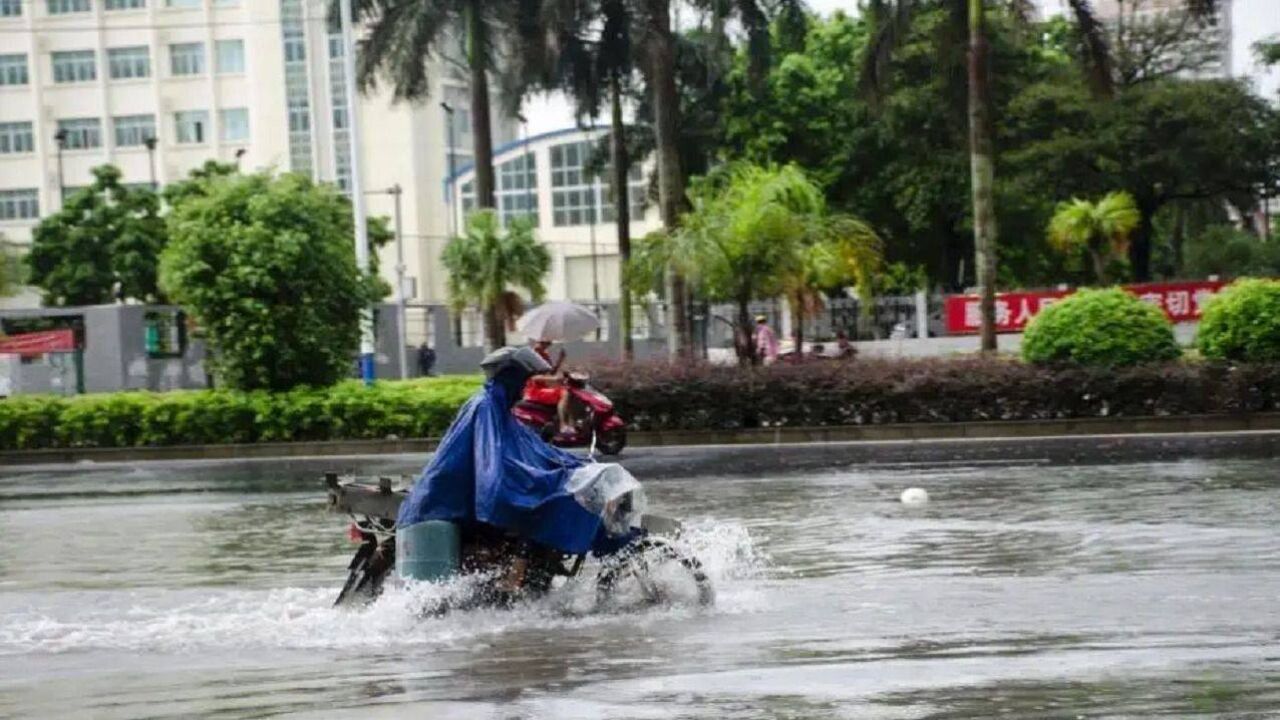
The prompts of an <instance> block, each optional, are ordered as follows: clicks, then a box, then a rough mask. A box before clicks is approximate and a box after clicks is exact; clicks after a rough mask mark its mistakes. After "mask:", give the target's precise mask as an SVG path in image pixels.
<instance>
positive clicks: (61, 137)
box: [53, 130, 67, 210]
mask: <svg viewBox="0 0 1280 720" xmlns="http://www.w3.org/2000/svg"><path fill="white" fill-rule="evenodd" d="M53 139H54V140H55V141H56V142H57V143H58V209H59V210H61V209H62V206H64V205H66V204H67V180H66V178H64V177H63V176H62V151H63V150H64V149H66V147H67V131H66V130H59V131H58V132H56V133H54V134H53Z"/></svg>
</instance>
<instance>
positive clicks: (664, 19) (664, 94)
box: [648, 0, 692, 358]
mask: <svg viewBox="0 0 1280 720" xmlns="http://www.w3.org/2000/svg"><path fill="white" fill-rule="evenodd" d="M649 23H650V28H649V43H648V44H649V53H648V54H649V83H650V85H651V86H652V88H653V115H654V123H653V124H654V139H655V144H656V147H657V156H658V206H659V211H660V214H661V216H662V225H663V227H664V228H666V230H667V232H673V231H674V230H675V229H676V226H677V225H678V224H679V222H680V210H681V208H682V207H683V204H684V175H683V174H682V173H681V170H680V147H679V129H678V128H679V123H680V97H679V95H678V94H677V93H676V77H675V66H676V45H675V37H674V36H673V35H672V32H671V4H670V0H650V1H649ZM666 285H667V288H666V289H667V303H668V311H669V312H668V318H667V350H668V352H669V353H670V355H671V357H673V358H676V357H681V358H684V357H689V355H690V351H691V339H692V338H691V337H690V329H689V315H688V313H687V312H686V311H685V308H686V301H687V294H688V293H687V291H686V289H685V281H684V278H683V277H681V275H680V273H678V272H676V270H675V269H674V268H671V269H669V270H668V271H667V283H666Z"/></svg>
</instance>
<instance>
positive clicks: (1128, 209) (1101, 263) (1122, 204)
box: [1049, 192, 1142, 285]
mask: <svg viewBox="0 0 1280 720" xmlns="http://www.w3.org/2000/svg"><path fill="white" fill-rule="evenodd" d="M1141 220H1142V216H1141V214H1140V213H1139V212H1138V206H1137V204H1136V203H1135V202H1134V201H1133V196H1132V195H1130V194H1129V193H1127V192H1113V193H1108V194H1107V195H1106V196H1105V197H1103V198H1102V199H1101V200H1099V201H1098V202H1096V203H1091V202H1089V201H1088V200H1081V199H1080V198H1073V199H1072V200H1071V201H1070V202H1064V203H1062V204H1060V205H1058V209H1057V211H1056V212H1054V214H1053V219H1052V220H1050V221H1049V243H1050V244H1052V245H1053V246H1054V247H1055V248H1057V249H1058V250H1060V251H1062V252H1079V251H1080V250H1084V251H1085V252H1086V253H1088V255H1089V259H1090V260H1091V261H1092V262H1093V274H1094V277H1095V279H1097V281H1098V283H1099V284H1101V285H1109V284H1110V283H1111V282H1113V281H1114V278H1112V277H1110V274H1109V273H1108V270H1107V266H1108V265H1109V264H1110V263H1111V260H1112V259H1113V258H1115V257H1116V256H1117V255H1120V256H1123V255H1124V253H1125V252H1126V251H1127V250H1128V247H1129V234H1130V233H1132V232H1133V231H1134V229H1135V228H1137V227H1138V223H1140V222H1141Z"/></svg>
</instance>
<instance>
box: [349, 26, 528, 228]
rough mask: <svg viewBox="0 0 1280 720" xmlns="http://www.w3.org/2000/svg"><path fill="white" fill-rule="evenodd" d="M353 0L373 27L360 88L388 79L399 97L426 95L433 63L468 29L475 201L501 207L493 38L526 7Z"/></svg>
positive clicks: (362, 58) (363, 46) (362, 56)
mask: <svg viewBox="0 0 1280 720" xmlns="http://www.w3.org/2000/svg"><path fill="white" fill-rule="evenodd" d="M336 1H337V2H347V1H348V0H336ZM349 1H351V2H353V3H354V5H355V10H356V15H357V17H358V18H359V19H360V20H361V21H363V23H364V24H365V25H366V26H367V28H368V30H367V32H366V33H365V36H364V38H363V39H362V40H361V42H360V47H359V67H358V75H359V80H360V85H361V87H362V88H365V89H367V88H370V87H373V86H375V85H376V84H377V82H378V80H379V79H385V80H387V81H389V82H390V84H391V86H392V89H393V91H394V96H395V98H396V99H397V100H420V99H422V98H424V97H426V96H427V94H428V92H429V90H430V85H431V75H430V74H429V73H428V71H427V70H428V63H429V62H430V61H431V60H436V61H443V62H446V63H447V62H449V61H450V60H451V59H450V58H449V57H448V55H447V52H446V51H447V50H449V49H450V45H451V44H452V43H455V42H457V38H456V37H455V35H454V34H455V33H456V32H457V30H458V29H461V30H462V45H463V47H464V49H465V56H466V66H467V72H468V76H469V85H470V90H471V136H472V138H473V142H474V150H473V151H474V154H475V172H476V178H475V187H476V204H477V206H478V207H481V208H492V207H495V201H494V175H493V133H492V127H491V123H490V109H489V77H488V74H489V72H490V71H491V70H493V68H494V65H495V42H494V38H496V37H503V36H504V34H505V33H506V31H507V30H509V29H511V28H513V27H514V26H515V25H516V23H517V22H518V17H519V16H518V13H519V11H520V9H521V6H522V4H521V3H517V2H509V1H507V0H349Z"/></svg>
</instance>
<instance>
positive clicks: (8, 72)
mask: <svg viewBox="0 0 1280 720" xmlns="http://www.w3.org/2000/svg"><path fill="white" fill-rule="evenodd" d="M28 82H30V77H29V76H28V74H27V56H26V55H23V54H22V53H17V54H14V55H0V85H26V84H27V83H28Z"/></svg>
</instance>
